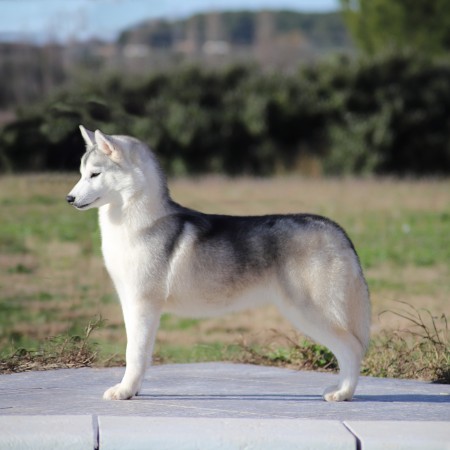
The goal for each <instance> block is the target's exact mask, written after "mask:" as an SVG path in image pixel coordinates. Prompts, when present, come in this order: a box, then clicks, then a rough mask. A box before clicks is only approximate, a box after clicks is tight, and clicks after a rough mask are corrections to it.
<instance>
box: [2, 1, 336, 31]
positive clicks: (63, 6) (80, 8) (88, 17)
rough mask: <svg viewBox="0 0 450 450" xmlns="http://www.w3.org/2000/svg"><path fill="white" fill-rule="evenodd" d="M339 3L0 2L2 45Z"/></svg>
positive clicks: (319, 9)
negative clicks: (218, 13)
mask: <svg viewBox="0 0 450 450" xmlns="http://www.w3.org/2000/svg"><path fill="white" fill-rule="evenodd" d="M338 6H339V0H0V39H2V40H5V39H10V38H15V37H17V36H22V37H28V38H29V39H33V40H46V39H49V38H51V39H57V40H65V39H68V38H75V39H86V38H89V37H98V38H102V39H114V38H115V37H117V35H118V34H119V33H120V31H121V30H123V29H124V28H127V27H129V26H130V25H134V24H137V23H139V22H142V21H144V20H146V19H150V18H161V17H163V18H166V19H169V20H175V19H178V18H182V17H186V16H189V15H190V14H192V13H196V12H202V11H208V10H237V9H263V8H268V9H275V8H277V9H293V10H296V11H304V12H326V11H332V10H336V9H337V8H338Z"/></svg>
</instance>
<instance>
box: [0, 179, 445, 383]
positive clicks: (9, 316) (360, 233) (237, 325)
mask: <svg viewBox="0 0 450 450" xmlns="http://www.w3.org/2000/svg"><path fill="white" fill-rule="evenodd" d="M76 180H77V175H76V174H68V175H44V174H42V175H31V176H4V177H2V178H0V207H1V219H0V354H1V355H2V356H3V357H8V356H10V355H12V354H14V352H17V350H18V349H22V348H26V349H28V350H30V349H31V350H36V349H39V348H40V347H41V346H42V343H43V342H44V341H46V340H48V338H49V337H51V336H57V335H69V336H82V335H83V334H84V329H85V327H86V326H87V324H88V323H89V322H90V321H91V320H93V319H94V318H95V317H99V316H101V317H102V318H103V325H102V326H101V327H99V328H97V329H96V330H94V331H93V332H92V335H91V338H90V339H92V340H93V341H95V342H98V343H99V345H98V349H99V351H100V352H101V354H100V355H99V357H98V361H100V362H103V363H105V361H108V360H110V359H111V358H113V359H114V358H116V357H115V355H120V357H122V355H123V352H124V348H125V333H124V329H123V324H122V317H121V311H120V307H119V305H118V302H117V300H116V297H115V293H114V291H113V289H112V286H111V283H110V280H109V278H108V275H107V273H106V272H105V269H104V268H103V263H102V258H101V254H100V238H99V231H98V227H97V216H96V211H87V212H78V211H76V210H75V209H73V208H71V207H69V206H68V205H67V204H66V203H65V201H64V198H65V195H66V193H67V192H69V190H70V189H71V187H72V185H73V184H74V183H75V182H76ZM170 186H171V191H172V195H173V197H174V199H175V200H177V201H178V202H180V203H182V204H184V205H187V206H190V207H193V208H196V209H200V210H202V211H205V212H211V213H226V214H245V215H249V214H267V213H274V212H277V213H287V212H312V213H317V214H323V215H326V216H329V217H331V218H333V219H334V220H336V221H337V222H339V223H340V224H341V225H342V226H343V227H344V228H345V229H346V230H347V232H348V234H349V235H350V237H351V238H352V240H353V241H354V244H355V246H356V248H357V250H358V253H359V256H360V259H361V262H362V265H363V268H364V270H365V274H366V278H367V280H368V284H369V288H370V291H371V297H372V304H373V321H372V334H373V336H374V337H377V336H384V335H383V333H384V332H385V331H386V330H397V329H399V328H405V327H409V328H410V327H411V325H413V323H412V321H411V317H417V314H416V312H417V311H419V313H420V311H421V310H422V309H423V308H424V309H428V310H429V311H430V313H431V315H430V316H428V315H427V313H423V312H422V316H421V317H422V319H423V320H424V321H425V322H426V321H428V325H427V326H428V327H430V328H431V330H432V329H433V327H434V326H435V325H436V326H437V328H438V330H437V331H438V334H439V336H441V337H442V336H444V335H443V334H442V333H445V328H446V324H445V317H443V315H445V316H446V317H450V302H449V298H450V181H397V180H389V179H381V180H380V179H368V180H355V179H343V180H333V179H331V180H323V179H304V178H295V177H292V178H277V179H262V180H259V179H233V180H230V179H225V178H218V177H211V178H201V179H196V180H193V179H177V180H172V182H171V183H170ZM401 302H406V303H407V304H408V305H405V304H404V303H401ZM413 307H414V308H416V309H417V311H416V312H414V311H413V309H412V308H413ZM383 311H388V312H386V313H383ZM395 311H397V312H399V313H400V315H399V314H395ZM411 312H412V314H413V315H412V316H409V318H405V317H402V316H405V314H406V315H407V314H409V313H411ZM416 325H417V324H416ZM439 327H442V329H441V328H439ZM416 328H417V326H416ZM419 330H420V326H419ZM410 331H414V330H413V329H411V328H410ZM390 336H391V337H392V335H390ZM380 339H381V338H380ZM384 339H390V338H386V337H385V338H384ZM442 339H443V341H444V346H446V350H445V355H447V356H446V357H448V351H449V350H448V336H447V337H442ZM445 339H447V340H445ZM298 342H302V341H301V339H300V340H299V337H298V336H297V335H295V334H294V333H293V332H292V331H291V327H290V325H289V324H288V323H287V322H286V321H285V320H284V319H282V318H281V316H279V315H278V313H277V311H276V310H274V309H273V308H270V307H268V308H263V309H260V310H257V311H251V312H243V313H239V314H233V315H229V316H226V317H222V318H215V319H207V320H195V319H178V318H176V317H173V316H168V315H166V316H164V317H163V319H162V322H161V328H160V331H159V333H158V338H157V346H156V352H157V355H158V356H157V359H159V360H163V361H177V362H181V361H201V360H218V359H232V360H236V359H242V358H244V359H245V360H250V361H253V362H261V363H266V362H272V363H279V364H282V365H283V364H284V365H289V364H290V363H292V362H293V361H294V363H293V364H294V365H295V361H296V359H295V358H294V356H295V355H294V356H293V352H294V350H295V351H297V352H298V351H300V352H302V351H304V350H305V348H306V350H305V351H308V352H310V351H312V352H313V353H314V354H316V356H317V355H318V356H317V357H318V358H319V360H320V358H322V359H324V361H325V362H324V366H326V365H327V364H328V362H327V361H329V358H328V356H327V355H326V354H325V355H324V354H323V350H322V349H320V348H318V347H317V348H316V347H314V346H310V344H305V345H306V347H302V348H300V347H298V348H297V347H296V343H298ZM377 342H378V344H379V343H380V342H381V340H378V341H377ZM378 344H374V346H375V347H374V348H375V349H376V345H378ZM398 344H399V343H398V342H397V343H396V344H395V345H398ZM383 345H384V344H383ZM389 345H390V344H389ZM395 345H392V346H391V350H392V351H393V352H394V354H395V351H396V349H395ZM401 345H403V344H401ZM397 350H398V349H397ZM327 358H328V359H327ZM392 358H395V356H392ZM449 362H450V361H449ZM372 363H373V361H372ZM372 363H370V364H372ZM370 364H369V361H368V363H367V365H368V366H369V365H370ZM386 364H387V365H388V366H389V364H390V363H386ZM319 365H320V364H319ZM369 373H373V372H372V371H369ZM389 373H390V372H386V373H385V375H386V374H388V375H389ZM381 374H383V373H381ZM394 375H395V373H394Z"/></svg>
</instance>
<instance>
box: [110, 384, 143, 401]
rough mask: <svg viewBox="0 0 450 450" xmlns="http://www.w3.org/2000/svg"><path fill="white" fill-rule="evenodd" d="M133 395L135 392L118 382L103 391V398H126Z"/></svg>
mask: <svg viewBox="0 0 450 450" xmlns="http://www.w3.org/2000/svg"><path fill="white" fill-rule="evenodd" d="M133 395H135V392H133V391H132V390H131V389H129V388H127V387H126V386H125V387H124V386H123V385H122V384H121V383H119V384H116V385H115V386H113V387H110V388H109V389H108V390H107V391H105V393H104V394H103V400H128V399H129V398H131V397H133Z"/></svg>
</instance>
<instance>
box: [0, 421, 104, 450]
mask: <svg viewBox="0 0 450 450" xmlns="http://www.w3.org/2000/svg"><path fill="white" fill-rule="evenodd" d="M94 429H95V427H94V426H93V423H92V418H91V417H90V416H67V415H65V416H0V449H14V450H25V449H26V450H29V449H33V450H48V449H58V450H86V449H94V447H95V444H96V442H97V438H96V436H94Z"/></svg>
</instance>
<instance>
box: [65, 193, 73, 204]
mask: <svg viewBox="0 0 450 450" xmlns="http://www.w3.org/2000/svg"><path fill="white" fill-rule="evenodd" d="M66 200H67V203H69V204H70V205H71V204H72V203H73V202H74V201H75V197H74V196H73V195H68V196H67V197H66Z"/></svg>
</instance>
